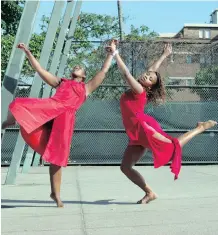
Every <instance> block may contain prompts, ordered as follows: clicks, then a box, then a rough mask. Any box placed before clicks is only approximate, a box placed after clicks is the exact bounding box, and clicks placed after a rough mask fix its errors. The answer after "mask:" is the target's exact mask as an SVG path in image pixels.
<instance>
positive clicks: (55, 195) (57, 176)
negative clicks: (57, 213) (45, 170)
mask: <svg viewBox="0 0 218 235" xmlns="http://www.w3.org/2000/svg"><path fill="white" fill-rule="evenodd" d="M49 174H50V183H51V195H50V197H51V199H53V200H54V201H55V202H56V203H57V207H63V206H64V204H63V202H62V201H61V198H60V191H61V167H60V166H57V165H53V164H51V165H50V167H49Z"/></svg>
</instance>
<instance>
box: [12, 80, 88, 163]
mask: <svg viewBox="0 0 218 235" xmlns="http://www.w3.org/2000/svg"><path fill="white" fill-rule="evenodd" d="M85 100H86V90H85V83H83V82H76V81H74V80H68V79H65V78H62V79H61V83H60V85H59V86H58V87H57V89H56V93H55V95H54V96H53V97H51V98H43V99H40V98H16V99H15V100H14V101H13V102H12V103H11V104H10V106H9V109H10V111H11V113H12V114H13V115H14V117H15V119H16V121H17V122H18V123H19V125H20V131H21V135H22V137H23V138H24V140H25V141H26V143H27V144H28V145H29V146H30V147H31V148H32V149H33V150H34V151H36V152H37V153H39V154H40V155H42V158H43V159H44V160H45V161H46V162H49V163H52V164H55V165H58V166H67V162H68V158H69V153H70V145H71V139H72V135H73V131H74V123H75V114H76V111H77V110H78V109H79V108H80V107H81V105H82V104H83V103H84V102H85Z"/></svg>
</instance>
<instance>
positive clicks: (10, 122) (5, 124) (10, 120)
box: [2, 110, 16, 129]
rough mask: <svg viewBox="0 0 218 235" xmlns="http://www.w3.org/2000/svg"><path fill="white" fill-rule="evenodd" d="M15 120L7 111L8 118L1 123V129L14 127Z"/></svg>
mask: <svg viewBox="0 0 218 235" xmlns="http://www.w3.org/2000/svg"><path fill="white" fill-rule="evenodd" d="M15 123H16V120H15V118H14V116H13V114H12V113H11V112H10V111H9V110H8V116H7V119H6V120H5V121H4V122H3V123H2V129H5V128H7V127H9V126H13V125H15Z"/></svg>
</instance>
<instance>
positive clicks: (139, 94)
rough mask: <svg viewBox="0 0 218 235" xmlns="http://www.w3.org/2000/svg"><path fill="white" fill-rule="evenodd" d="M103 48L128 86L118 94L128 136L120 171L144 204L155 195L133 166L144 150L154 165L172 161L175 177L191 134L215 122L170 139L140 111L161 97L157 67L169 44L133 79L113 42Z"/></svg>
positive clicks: (198, 126)
mask: <svg viewBox="0 0 218 235" xmlns="http://www.w3.org/2000/svg"><path fill="white" fill-rule="evenodd" d="M107 50H108V51H111V52H112V53H113V55H114V58H115V59H116V62H117V65H118V67H119V69H120V71H121V72H122V73H123V75H124V79H125V80H126V81H127V83H128V85H129V86H130V88H131V89H130V90H128V91H127V92H125V93H124V94H123V95H122V97H121V100H120V107H121V113H122V119H123V125H124V127H125V130H126V133H127V135H128V137H129V144H128V146H127V148H126V151H125V153H124V157H123V160H122V164H121V171H122V172H123V173H124V174H125V175H126V176H127V177H128V178H129V179H130V180H131V181H132V182H133V183H135V184H136V185H138V186H139V187H140V188H141V189H142V190H143V191H144V192H145V196H144V197H143V198H142V199H141V200H140V201H138V203H143V204H144V203H148V202H150V201H152V200H154V199H156V198H157V195H156V194H155V193H154V192H153V191H152V189H151V188H150V187H149V186H148V184H147V183H145V181H144V178H143V177H142V176H141V174H140V173H139V172H138V171H136V170H135V169H133V166H134V165H135V164H136V163H137V162H138V161H139V160H140V158H141V157H142V156H143V154H144V152H145V150H146V149H150V150H151V151H152V155H153V159H154V167H155V168H158V167H160V166H164V165H166V164H167V163H168V162H170V161H172V163H171V166H170V167H171V171H172V173H173V174H174V175H175V179H177V178H178V174H179V172H180V168H181V156H182V147H183V146H184V145H185V144H186V143H187V142H188V141H190V140H191V139H192V138H193V137H194V136H196V135H198V134H200V133H202V132H204V131H205V130H206V129H209V128H211V127H213V126H215V125H216V124H217V122H215V121H212V120H209V121H207V122H199V123H198V124H197V127H196V128H195V129H193V130H191V131H189V132H187V133H185V134H184V135H181V136H179V137H178V138H173V137H171V136H170V135H168V134H166V133H165V132H164V131H163V130H162V128H161V126H160V124H159V123H158V122H157V121H156V120H155V119H154V118H153V117H151V116H149V115H147V114H144V107H145V105H146V104H147V102H149V101H153V102H157V101H158V100H160V99H162V100H163V99H164V98H165V91H164V84H163V81H162V78H161V77H160V74H159V73H158V72H157V70H158V68H159V67H160V65H161V63H162V62H163V61H164V59H165V58H166V57H168V56H169V55H170V54H171V53H172V46H171V45H170V44H166V45H165V47H164V52H163V54H162V55H161V57H160V58H159V60H157V61H156V62H154V64H153V65H152V66H150V67H149V69H148V71H147V72H145V73H144V74H142V75H141V76H139V78H138V79H137V80H136V79H135V78H134V77H133V76H132V75H131V74H130V72H129V71H128V68H127V67H126V66H125V64H124V62H123V61H122V59H121V57H120V55H119V53H118V51H117V50H116V42H113V43H112V44H111V45H110V46H108V47H107Z"/></svg>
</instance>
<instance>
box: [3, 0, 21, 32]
mask: <svg viewBox="0 0 218 235" xmlns="http://www.w3.org/2000/svg"><path fill="white" fill-rule="evenodd" d="M23 5H24V1H1V29H2V33H3V34H4V35H8V34H10V35H15V34H16V32H17V28H18V25H19V21H20V18H21V15H22V11H23Z"/></svg>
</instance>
